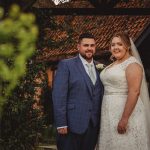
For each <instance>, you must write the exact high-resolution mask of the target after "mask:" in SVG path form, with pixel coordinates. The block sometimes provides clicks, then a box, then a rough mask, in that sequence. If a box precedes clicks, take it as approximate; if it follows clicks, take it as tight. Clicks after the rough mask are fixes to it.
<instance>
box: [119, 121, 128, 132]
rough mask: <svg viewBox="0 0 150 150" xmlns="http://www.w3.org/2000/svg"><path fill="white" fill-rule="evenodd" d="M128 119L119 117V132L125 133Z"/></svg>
mask: <svg viewBox="0 0 150 150" xmlns="http://www.w3.org/2000/svg"><path fill="white" fill-rule="evenodd" d="M127 124H128V119H121V120H120V121H119V123H118V127H117V131H118V133H119V134H124V133H126V130H127Z"/></svg>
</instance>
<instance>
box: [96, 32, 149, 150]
mask: <svg viewBox="0 0 150 150" xmlns="http://www.w3.org/2000/svg"><path fill="white" fill-rule="evenodd" d="M110 51H111V53H112V56H113V57H114V59H115V61H114V62H113V63H112V64H111V65H109V66H108V67H106V68H105V69H104V70H103V71H102V72H101V74H100V77H101V80H102V82H103V85H104V89H105V90H104V97H103V102H102V112H101V128H100V134H99V140H98V143H97V148H96V149H97V150H150V145H149V144H150V142H149V133H150V132H149V129H148V127H149V128H150V117H149V116H148V114H150V105H149V95H148V90H147V87H146V81H145V75H144V68H143V66H142V63H141V62H140V57H138V53H137V52H136V49H135V47H134V44H133V42H132V40H131V39H130V38H129V36H128V35H127V34H126V33H124V32H120V33H116V34H115V35H114V36H113V38H112V40H111V45H110ZM137 58H138V59H139V60H138V59H137Z"/></svg>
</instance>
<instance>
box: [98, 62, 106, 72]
mask: <svg viewBox="0 0 150 150" xmlns="http://www.w3.org/2000/svg"><path fill="white" fill-rule="evenodd" d="M104 68H105V65H104V64H101V63H99V64H97V65H96V69H97V70H99V71H102V70H103V69H104Z"/></svg>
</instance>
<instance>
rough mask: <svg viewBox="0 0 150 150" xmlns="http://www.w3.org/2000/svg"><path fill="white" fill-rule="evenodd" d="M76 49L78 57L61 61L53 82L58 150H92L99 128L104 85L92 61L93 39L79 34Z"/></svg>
mask: <svg viewBox="0 0 150 150" xmlns="http://www.w3.org/2000/svg"><path fill="white" fill-rule="evenodd" d="M77 48H78V51H79V55H78V56H77V57H74V58H71V59H66V60H62V61H61V62H60V63H59V65H58V69H57V73H56V76H55V79H54V85H53V92H52V96H53V108H54V119H55V125H56V127H57V131H58V132H57V148H58V150H94V148H95V145H96V142H97V138H98V133H99V128H100V127H99V124H100V109H101V101H102V96H103V86H102V83H101V81H100V77H99V73H98V71H97V70H96V67H95V62H94V60H93V55H94V53H95V49H96V42H95V38H94V36H93V35H92V34H90V33H83V34H81V35H80V37H79V41H78V45H77ZM89 66H90V67H91V68H90V69H89Z"/></svg>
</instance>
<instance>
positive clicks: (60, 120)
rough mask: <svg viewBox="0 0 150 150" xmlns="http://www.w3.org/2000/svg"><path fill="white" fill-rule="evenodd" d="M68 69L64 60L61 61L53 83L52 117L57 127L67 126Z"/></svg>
mask: <svg viewBox="0 0 150 150" xmlns="http://www.w3.org/2000/svg"><path fill="white" fill-rule="evenodd" d="M68 79H69V70H68V67H67V63H66V61H61V62H60V63H59V65H58V69H57V72H56V76H55V79H54V84H53V92H52V96H53V107H54V118H55V124H56V127H57V128H60V127H66V126H67V115H66V105H67V95H68Z"/></svg>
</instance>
